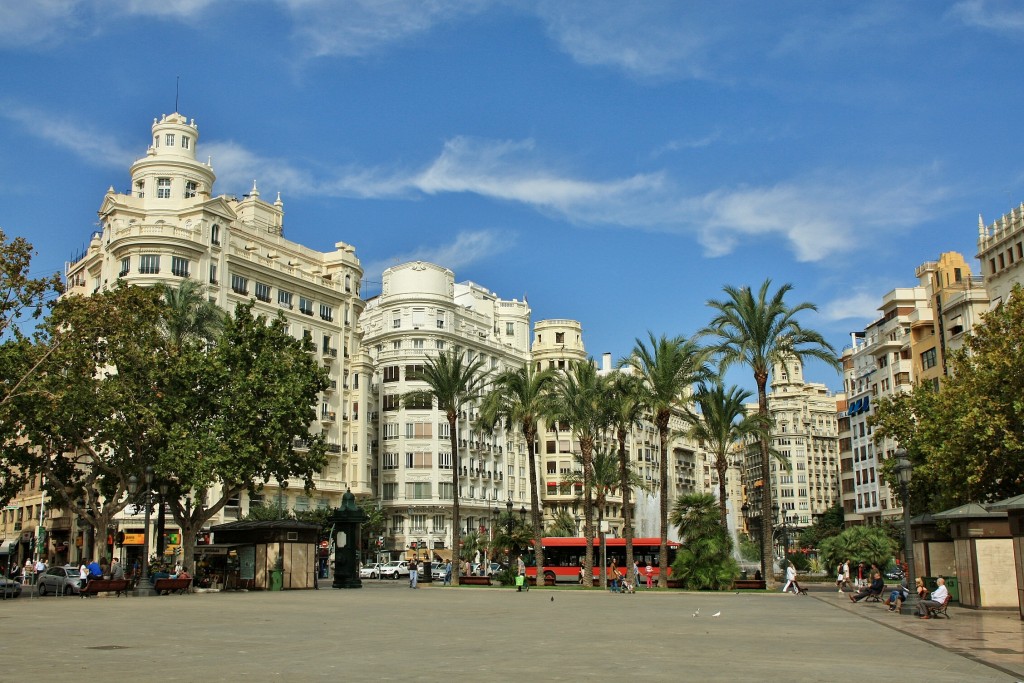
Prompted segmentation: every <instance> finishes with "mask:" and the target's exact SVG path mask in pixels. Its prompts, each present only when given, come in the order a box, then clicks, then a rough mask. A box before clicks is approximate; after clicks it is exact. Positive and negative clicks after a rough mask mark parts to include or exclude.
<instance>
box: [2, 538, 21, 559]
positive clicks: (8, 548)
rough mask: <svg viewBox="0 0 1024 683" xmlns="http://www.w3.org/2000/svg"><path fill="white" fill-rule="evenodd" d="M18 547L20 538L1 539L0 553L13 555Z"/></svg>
mask: <svg viewBox="0 0 1024 683" xmlns="http://www.w3.org/2000/svg"><path fill="white" fill-rule="evenodd" d="M17 548H18V539H17V538H15V539H11V540H4V541H0V555H13V554H14V553H15V551H16V550H17Z"/></svg>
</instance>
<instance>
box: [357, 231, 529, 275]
mask: <svg viewBox="0 0 1024 683" xmlns="http://www.w3.org/2000/svg"><path fill="white" fill-rule="evenodd" d="M515 241H516V236H515V233H509V232H508V231H498V230H474V231H465V232H460V233H459V234H458V235H456V236H455V241H454V242H452V243H451V244H442V245H440V246H429V247H419V248H417V249H413V250H412V251H408V252H404V253H400V254H394V255H392V256H389V257H388V258H386V259H382V260H380V261H372V262H368V263H365V264H363V269H364V271H365V273H366V275H367V277H368V278H370V279H371V280H372V279H379V278H380V275H381V273H383V272H384V270H385V269H386V268H389V267H391V266H394V265H397V264H399V263H409V262H410V261H426V262H428V263H435V264H437V265H439V266H443V267H445V268H448V269H449V270H452V271H455V272H456V273H458V270H459V269H460V268H465V267H466V266H468V265H471V264H473V263H475V262H477V261H479V260H481V259H483V258H488V257H492V256H494V255H495V254H499V253H501V252H503V251H506V250H508V249H510V248H511V247H513V246H514V245H515Z"/></svg>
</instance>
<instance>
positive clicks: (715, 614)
mask: <svg viewBox="0 0 1024 683" xmlns="http://www.w3.org/2000/svg"><path fill="white" fill-rule="evenodd" d="M711 616H713V617H720V616H722V610H718V611H717V612H715V613H714V614H712V615H711Z"/></svg>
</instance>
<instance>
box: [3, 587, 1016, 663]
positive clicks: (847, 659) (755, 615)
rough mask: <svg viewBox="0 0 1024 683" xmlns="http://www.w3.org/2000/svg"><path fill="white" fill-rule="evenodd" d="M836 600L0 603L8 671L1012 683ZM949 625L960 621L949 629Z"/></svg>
mask: <svg viewBox="0 0 1024 683" xmlns="http://www.w3.org/2000/svg"><path fill="white" fill-rule="evenodd" d="M837 597H838V596H836V594H835V593H833V594H832V595H831V596H828V595H826V594H825V593H821V594H817V595H815V596H813V597H796V596H787V595H781V594H764V593H745V594H736V593H725V594H708V593H682V592H675V591H673V592H659V591H655V592H651V593H646V592H642V593H638V594H636V595H619V594H611V593H607V592H600V591H582V590H563V589H537V588H534V589H533V590H530V591H529V592H523V593H517V592H516V591H515V590H514V589H509V588H496V587H494V588H450V587H449V588H445V587H441V586H424V587H423V588H422V589H420V590H415V591H413V590H410V589H409V588H408V584H407V583H406V582H404V581H399V582H385V581H368V582H366V585H365V587H364V588H363V589H362V590H346V591H342V590H331V589H324V590H320V591H286V592H281V593H255V592H254V593H206V594H194V595H186V596H165V597H146V598H141V597H130V598H114V597H99V598H90V599H87V600H83V599H80V598H77V597H65V598H54V597H46V598H27V597H22V598H18V599H17V600H8V601H4V602H0V634H2V635H0V662H2V664H0V681H25V680H32V681H33V683H38V682H40V681H58V680H76V681H82V680H100V679H105V678H110V677H116V678H123V677H125V676H130V677H132V678H133V679H137V680H161V681H211V680H225V681H231V680H239V679H242V678H245V679H248V680H252V681H299V680H302V681H308V680H320V679H324V680H357V681H364V680H365V681H371V680H372V681H391V680H403V681H411V680H413V681H420V680H422V681H438V680H450V679H452V678H453V677H456V678H458V679H460V680H474V681H488V682H490V681H511V680H517V681H521V680H529V679H532V680H541V681H549V680H550V681H563V680H564V681H577V680H579V679H580V678H582V677H594V676H600V677H601V678H602V679H605V680H645V681H651V680H654V681H663V680H664V681H667V680H674V681H678V680H680V679H683V680H695V681H706V680H730V681H733V680H745V681H786V682H787V683H792V681H800V683H804V682H805V681H828V682H829V683H834V681H836V680H840V679H842V680H856V679H862V680H872V681H906V680H915V679H916V680H929V681H957V682H962V681H1013V680H1017V678H1018V677H1015V676H1012V675H1009V674H1008V673H1007V670H1006V669H1005V668H1004V670H1002V671H1001V670H997V669H995V668H992V667H990V666H986V665H984V664H982V663H979V662H978V661H974V660H972V659H969V658H966V657H962V656H960V655H958V654H955V653H953V652H949V651H947V649H943V648H942V647H936V646H935V645H933V644H931V643H930V642H927V641H926V640H923V639H921V637H920V636H919V634H918V633H916V632H914V630H913V629H916V628H921V629H922V630H926V629H931V628H935V629H936V631H937V630H938V629H940V628H941V623H940V622H931V621H918V620H913V622H914V623H913V624H911V623H910V622H911V621H912V620H911V619H910V617H904V618H903V620H904V621H906V622H907V631H906V632H904V631H903V630H902V629H899V628H896V629H892V628H884V627H880V624H879V622H882V621H884V620H883V619H881V618H880V617H881V616H892V615H879V618H878V619H877V620H876V619H874V618H872V615H871V614H869V612H870V611H871V608H870V607H868V606H865V605H857V606H853V605H850V602H849V600H845V598H844V599H843V601H845V602H846V605H850V606H851V607H855V608H856V609H849V608H847V607H846V606H844V605H842V604H838V605H837V603H840V601H838V600H836V598H837ZM552 598H553V600H552ZM830 598H831V600H830ZM837 607H838V608H837ZM865 607H867V609H866V610H865V609H862V608H865ZM716 613H720V616H717V617H716V616H714V615H715V614H716ZM865 616H867V617H868V618H863V617H865ZM897 618H898V617H897ZM959 621H964V622H965V623H966V621H967V618H966V617H961V615H959V614H956V615H954V617H953V620H952V621H951V622H950V624H954V625H955V624H956V623H957V622H959ZM985 628H986V629H987V628H988V626H985Z"/></svg>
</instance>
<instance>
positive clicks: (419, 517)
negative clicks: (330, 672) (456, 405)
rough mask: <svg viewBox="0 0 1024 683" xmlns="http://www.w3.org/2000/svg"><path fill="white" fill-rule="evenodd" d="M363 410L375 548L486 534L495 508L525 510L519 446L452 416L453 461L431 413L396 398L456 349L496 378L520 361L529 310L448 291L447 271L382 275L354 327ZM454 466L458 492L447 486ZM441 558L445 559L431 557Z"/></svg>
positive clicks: (516, 439) (411, 266)
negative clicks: (378, 538)
mask: <svg viewBox="0 0 1024 683" xmlns="http://www.w3.org/2000/svg"><path fill="white" fill-rule="evenodd" d="M359 330H360V335H361V338H362V354H363V356H364V359H363V361H362V362H363V366H364V367H366V368H368V371H369V380H370V384H369V387H370V397H369V401H370V406H369V413H368V423H369V425H370V430H369V432H368V433H367V442H366V449H365V450H367V451H369V452H370V453H372V455H373V466H372V468H371V471H370V473H369V474H370V480H371V485H372V488H373V491H374V494H373V495H375V496H377V497H378V498H379V500H380V505H381V507H382V509H383V510H384V512H385V515H386V517H387V519H388V530H387V533H386V534H385V539H384V541H383V544H382V545H383V548H382V549H383V550H392V551H400V550H403V549H406V548H409V547H410V546H411V544H413V543H416V544H417V547H420V545H419V544H421V543H426V544H427V546H426V547H429V548H434V549H436V550H435V552H437V551H440V550H442V549H445V548H447V549H450V548H452V547H453V546H454V543H455V542H457V540H458V538H459V536H461V535H462V534H465V533H468V532H471V531H476V532H480V533H489V530H490V528H491V526H492V519H493V517H494V514H495V510H496V509H498V508H502V509H504V507H505V506H506V504H507V502H508V501H509V500H511V501H512V502H513V504H514V506H515V507H516V508H521V507H522V506H527V507H528V506H529V505H530V495H529V485H530V484H529V476H528V472H527V462H526V461H527V457H526V448H525V444H524V443H523V442H522V438H521V437H520V435H519V434H518V433H517V432H516V431H514V430H509V431H508V432H505V431H504V430H502V429H501V428H500V426H499V429H498V430H497V431H496V432H494V433H487V432H485V431H484V430H482V429H479V428H478V427H477V426H476V425H475V424H474V420H476V419H477V417H479V411H478V410H477V409H476V408H475V407H472V406H471V407H469V408H467V409H466V410H464V411H463V412H462V413H461V414H460V415H459V417H458V421H457V425H456V429H457V444H458V452H457V457H453V453H452V448H451V433H450V431H449V429H450V427H449V424H448V421H447V418H446V416H445V413H444V411H442V410H440V409H439V408H438V407H437V406H436V405H433V404H429V402H424V403H423V404H421V405H414V406H413V405H405V404H404V403H403V401H402V396H404V395H406V394H408V393H410V392H412V391H415V390H420V389H427V388H428V387H427V385H426V384H425V383H424V382H423V381H422V380H418V379H416V375H417V373H418V372H420V371H422V368H423V366H424V364H425V363H426V361H427V359H428V358H431V357H434V356H436V355H437V354H439V353H445V352H448V351H452V350H455V351H458V352H462V353H465V354H469V355H471V356H473V357H474V358H477V359H479V360H481V361H482V362H483V363H484V368H485V369H486V370H487V371H489V372H492V373H495V374H497V373H499V372H501V371H503V370H505V369H508V368H516V367H523V366H525V364H526V363H527V362H528V361H529V357H530V356H529V340H530V308H529V305H528V304H527V302H526V301H518V300H514V299H513V300H505V299H502V298H500V297H499V296H498V295H497V294H495V293H494V292H491V291H490V290H488V289H486V288H484V287H482V286H480V285H478V284H476V283H473V282H463V283H456V282H455V275H454V273H453V272H452V271H450V270H448V269H447V268H444V267H442V266H438V265H434V264H432V263H424V262H419V261H418V262H414V263H406V264H402V265H397V266H394V267H392V268H388V269H387V270H385V271H384V274H383V282H382V289H381V294H380V295H379V296H377V297H373V298H371V299H369V300H368V301H367V302H366V309H365V311H363V314H362V317H361V318H360V321H359ZM453 467H458V471H459V488H460V491H459V492H456V491H454V490H453V486H452V468H453ZM456 494H458V495H459V496H460V498H459V501H460V516H461V522H462V524H461V527H462V528H460V529H457V530H456V529H453V528H452V514H451V508H452V501H453V499H454V496H455V495H456ZM437 554H438V555H439V556H442V557H445V556H446V555H447V553H446V552H437Z"/></svg>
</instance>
